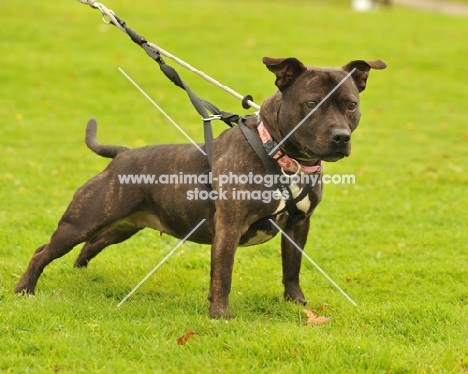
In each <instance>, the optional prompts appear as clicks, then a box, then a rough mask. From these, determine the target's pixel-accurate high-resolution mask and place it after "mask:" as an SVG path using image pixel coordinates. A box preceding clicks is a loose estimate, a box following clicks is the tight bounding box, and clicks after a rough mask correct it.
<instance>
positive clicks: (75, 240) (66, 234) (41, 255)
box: [15, 222, 89, 294]
mask: <svg viewBox="0 0 468 374" xmlns="http://www.w3.org/2000/svg"><path fill="white" fill-rule="evenodd" d="M87 234H89V232H82V231H81V228H79V227H77V226H76V225H73V224H70V223H68V222H61V223H59V227H58V228H57V230H56V231H55V232H54V234H53V235H52V237H51V239H50V242H49V243H48V244H45V245H42V246H41V247H39V248H38V249H37V250H36V251H35V253H34V256H33V257H32V259H31V261H30V262H29V266H28V269H27V270H26V272H25V273H24V274H23V276H22V277H21V278H20V280H19V282H18V284H17V286H16V288H15V292H16V293H21V292H24V293H28V294H34V290H35V288H36V284H37V281H38V279H39V276H40V275H41V273H42V271H43V270H44V268H45V267H46V266H47V265H48V264H49V263H51V262H52V261H53V260H55V259H57V258H59V257H62V256H63V255H64V254H66V253H68V252H69V251H71V250H72V249H73V247H74V246H75V245H77V244H79V243H82V242H83V241H84V240H86V237H87Z"/></svg>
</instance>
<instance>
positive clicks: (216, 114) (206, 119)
mask: <svg viewBox="0 0 468 374" xmlns="http://www.w3.org/2000/svg"><path fill="white" fill-rule="evenodd" d="M114 17H115V19H116V20H117V22H118V23H119V24H120V26H121V27H122V28H123V29H124V30H125V32H126V33H127V35H128V36H129V37H130V39H132V41H133V42H135V43H136V44H138V45H139V46H140V47H142V48H143V49H144V50H145V52H146V53H147V54H148V56H150V57H151V58H152V59H153V60H154V61H156V62H157V63H158V65H159V68H160V69H161V71H162V72H163V73H164V75H165V76H166V77H167V78H168V79H169V80H170V81H171V82H172V83H174V84H175V85H176V86H177V87H180V88H182V89H183V90H185V92H187V95H188V97H189V99H190V102H191V103H192V105H193V106H194V107H195V109H196V111H197V112H198V114H200V115H201V117H202V119H203V133H204V138H205V147H206V153H207V157H208V162H209V165H210V168H211V167H212V156H213V130H212V126H211V121H212V120H213V119H220V120H222V121H223V122H224V123H226V124H227V125H228V126H230V127H232V126H233V125H235V124H236V123H237V122H238V121H239V118H240V116H239V115H237V114H233V113H229V112H224V111H221V110H219V109H218V108H217V107H216V106H215V105H213V104H211V103H210V102H208V101H206V100H203V99H201V98H199V97H198V96H197V95H196V94H195V93H194V92H193V91H192V90H191V89H190V87H189V86H188V85H187V84H186V83H185V82H184V81H183V80H182V78H181V77H180V76H179V74H178V73H177V71H176V70H175V69H174V68H173V67H171V66H169V65H167V64H166V63H165V61H164V60H163V58H162V57H161V54H160V53H159V51H158V50H157V49H155V48H153V47H152V46H151V45H149V44H148V41H147V40H146V39H145V38H144V37H142V36H141V35H139V34H137V33H136V32H135V31H133V30H132V29H130V28H129V27H127V25H126V23H125V21H123V20H121V19H120V18H119V17H117V16H116V15H115V14H114ZM251 99H252V97H251V96H249V95H247V96H246V97H245V100H243V106H244V107H245V104H244V103H246V102H247V100H251ZM247 105H248V104H247ZM247 108H248V107H247ZM247 108H246V109H247ZM208 111H210V112H211V115H210V114H209V113H208Z"/></svg>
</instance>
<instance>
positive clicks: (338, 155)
mask: <svg viewBox="0 0 468 374" xmlns="http://www.w3.org/2000/svg"><path fill="white" fill-rule="evenodd" d="M305 150H306V151H307V154H309V155H310V156H311V157H313V158H319V159H320V160H322V161H326V162H336V161H338V160H341V159H342V158H344V157H348V156H349V153H344V152H333V153H330V154H326V155H319V154H316V153H314V152H312V151H311V150H310V149H308V148H305Z"/></svg>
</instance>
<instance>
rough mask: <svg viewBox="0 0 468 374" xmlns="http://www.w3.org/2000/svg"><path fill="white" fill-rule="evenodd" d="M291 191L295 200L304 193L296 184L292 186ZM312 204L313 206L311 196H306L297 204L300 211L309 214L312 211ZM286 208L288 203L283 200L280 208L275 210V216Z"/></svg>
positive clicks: (290, 186)
mask: <svg viewBox="0 0 468 374" xmlns="http://www.w3.org/2000/svg"><path fill="white" fill-rule="evenodd" d="M289 189H290V190H291V193H292V196H293V199H295V198H296V197H298V196H299V195H300V193H301V191H302V188H301V187H299V186H298V185H297V184H295V183H293V184H290V185H289ZM278 191H279V190H278ZM310 204H311V201H310V199H309V196H308V195H306V196H305V197H304V198H303V199H302V200H301V201H298V202H297V203H296V206H297V209H299V210H300V211H301V212H304V213H307V212H308V211H309V209H310ZM285 207H286V202H285V200H284V199H281V200H280V203H279V205H278V207H277V208H276V210H275V213H273V214H276V213H278V212H280V211H282V210H283V209H284V208H285Z"/></svg>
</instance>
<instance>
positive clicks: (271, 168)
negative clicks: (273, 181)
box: [239, 120, 312, 225]
mask: <svg viewBox="0 0 468 374" xmlns="http://www.w3.org/2000/svg"><path fill="white" fill-rule="evenodd" d="M239 127H240V129H241V130H242V133H243V134H244V136H245V137H246V139H247V141H248V142H249V143H250V145H251V146H252V148H253V149H254V151H255V153H257V155H258V157H260V159H261V160H262V162H263V164H264V165H265V167H266V169H267V171H268V173H270V174H272V175H275V174H276V175H281V169H280V167H279V166H278V164H277V162H276V161H275V160H274V159H273V158H271V157H270V156H269V155H268V153H267V150H266V149H265V147H264V146H263V143H262V142H261V140H260V138H259V137H258V134H257V132H256V131H254V130H252V129H251V128H250V127H248V126H247V125H246V124H245V123H244V121H242V120H241V121H239ZM277 187H278V189H279V190H280V192H281V196H283V198H284V199H285V205H286V207H285V210H286V211H287V212H288V215H289V222H290V224H292V225H295V224H296V223H297V222H299V221H301V220H302V219H304V218H305V217H306V214H305V213H304V212H302V211H300V210H299V209H297V206H296V201H295V199H294V198H293V195H292V192H291V189H290V188H289V186H288V185H287V184H284V183H281V181H280V178H278V185H277ZM311 188H312V187H311ZM309 191H310V189H309ZM309 191H307V193H308V192H309ZM301 195H303V194H302V193H301ZM304 197H305V195H304V196H303V197H302V198H301V200H302V199H303V198H304ZM298 201H300V200H298Z"/></svg>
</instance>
